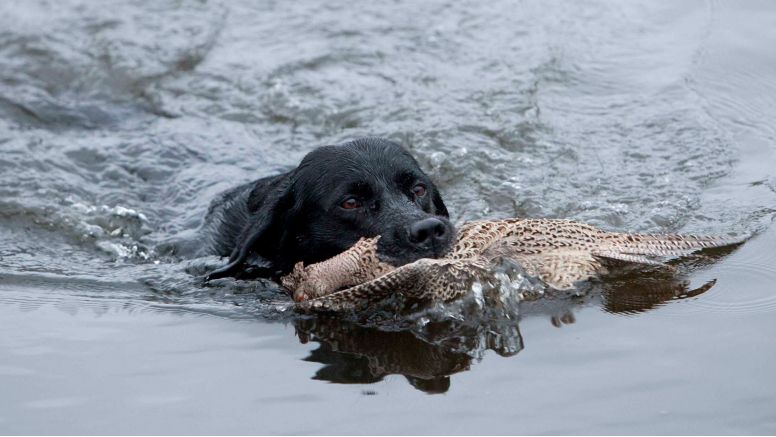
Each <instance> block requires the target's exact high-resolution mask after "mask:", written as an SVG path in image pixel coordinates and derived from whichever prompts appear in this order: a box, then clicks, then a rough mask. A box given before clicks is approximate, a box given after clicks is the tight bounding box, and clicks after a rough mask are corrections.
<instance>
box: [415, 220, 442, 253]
mask: <svg viewBox="0 0 776 437" xmlns="http://www.w3.org/2000/svg"><path fill="white" fill-rule="evenodd" d="M446 234H447V226H445V224H444V222H442V220H439V219H438V218H434V217H431V218H427V219H423V220H420V221H417V222H415V223H413V224H411V225H410V241H411V242H413V243H415V244H416V245H418V246H428V245H432V244H435V243H436V244H439V243H443V242H445V240H446V238H447V235H446Z"/></svg>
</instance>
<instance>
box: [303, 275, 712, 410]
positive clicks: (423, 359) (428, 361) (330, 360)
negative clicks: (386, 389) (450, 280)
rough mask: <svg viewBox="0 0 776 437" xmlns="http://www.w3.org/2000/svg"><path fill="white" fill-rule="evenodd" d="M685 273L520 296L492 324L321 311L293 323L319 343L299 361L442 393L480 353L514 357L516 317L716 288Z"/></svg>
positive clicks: (558, 315) (553, 316)
mask: <svg viewBox="0 0 776 437" xmlns="http://www.w3.org/2000/svg"><path fill="white" fill-rule="evenodd" d="M696 267H697V264H696ZM683 276H684V275H682V274H678V272H677V271H674V270H666V269H663V270H656V271H650V272H644V271H638V272H624V273H620V274H619V275H616V276H610V277H608V278H607V280H606V281H605V282H600V283H591V284H588V285H587V286H586V289H584V290H582V292H581V293H580V292H576V293H548V294H547V295H545V296H543V297H542V298H541V299H538V300H535V301H528V300H526V301H522V302H520V303H519V306H517V307H515V308H513V312H514V314H512V315H510V316H509V317H507V318H503V317H502V318H501V320H499V321H497V322H493V321H492V320H490V319H487V318H486V317H481V322H479V323H478V322H474V323H472V320H471V318H469V317H466V319H467V320H462V319H450V320H436V321H426V322H425V323H422V324H420V325H418V324H416V325H414V326H412V327H410V328H408V329H403V330H396V329H395V327H392V330H385V329H384V328H383V329H381V328H380V327H375V326H374V324H373V323H372V324H371V325H372V326H363V324H361V323H356V322H353V321H344V320H342V319H339V318H336V317H334V316H324V315H319V316H317V317H314V318H306V319H299V320H297V321H296V329H297V335H298V337H299V339H300V341H301V342H303V343H307V342H309V341H315V342H318V343H320V347H319V348H318V349H316V350H314V351H312V352H311V353H310V355H309V356H308V357H306V358H305V360H307V361H312V362H318V363H322V364H324V366H323V367H322V368H321V369H319V370H318V371H317V372H316V374H315V376H314V377H313V378H314V379H319V380H325V381H329V382H335V383H341V384H371V383H375V382H378V381H381V380H382V379H383V378H384V377H385V376H387V375H403V376H404V377H405V378H406V379H407V381H409V383H410V384H411V385H412V386H413V387H415V388H417V389H418V390H422V391H424V392H426V393H432V394H433V393H444V392H446V391H447V390H448V389H449V388H450V384H451V378H450V375H453V374H455V373H458V372H462V371H466V370H468V369H470V368H471V366H472V361H473V360H477V359H478V358H480V357H482V355H483V354H484V353H485V352H486V351H488V350H492V351H495V352H496V353H498V354H499V355H501V356H506V357H508V356H514V355H517V354H518V352H520V351H521V350H522V349H523V346H524V345H523V338H522V336H521V334H520V331H519V329H518V323H519V320H520V319H522V318H525V317H532V316H534V317H535V316H537V315H538V316H545V317H546V316H549V318H550V321H551V323H552V324H553V325H554V326H556V327H560V326H562V325H567V324H571V323H574V321H575V316H574V311H575V310H576V309H578V308H580V307H582V306H589V305H601V306H602V307H603V308H604V309H605V310H606V311H607V312H611V313H618V314H636V313H640V312H644V311H648V310H650V309H653V308H656V307H659V306H660V305H662V304H664V303H666V302H668V301H670V300H675V299H683V298H687V297H694V296H698V295H700V294H702V293H704V292H706V291H707V290H709V289H710V288H711V287H712V286H713V285H714V281H711V282H709V283H706V284H704V285H703V286H701V287H698V288H695V289H691V288H690V287H689V281H687V280H686V279H684V278H683ZM368 325H369V323H368Z"/></svg>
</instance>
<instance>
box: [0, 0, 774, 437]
mask: <svg viewBox="0 0 776 437" xmlns="http://www.w3.org/2000/svg"><path fill="white" fill-rule="evenodd" d="M775 20H776V7H774V6H773V5H772V4H771V3H769V2H764V1H760V2H757V1H750V2H745V3H739V2H737V3H735V4H732V3H727V2H707V3H705V2H682V3H676V2H664V3H663V4H659V3H655V2H628V3H623V4H619V3H618V4H611V3H609V2H594V1H585V2H573V3H569V2H533V1H526V2H521V3H514V2H507V1H504V2H501V1H492V2H452V1H430V2H423V3H418V2H406V3H405V2H390V3H383V4H380V5H377V4H375V5H369V6H356V5H353V4H352V3H351V2H337V1H333V2H332V1H330V2H325V3H318V2H269V1H267V2H252V1H230V2H200V3H181V2H176V1H169V2H154V3H153V4H151V3H148V2H141V1H134V2H133V1H130V2H115V3H94V2H87V1H78V0H68V1H60V2H49V1H43V0H41V1H5V2H3V3H2V4H0V151H2V154H0V332H2V335H1V336H0V387H2V390H1V391H0V431H1V432H2V433H331V434H334V433H346V434H348V433H400V434H401V433H573V434H589V433H597V434H601V433H603V434H610V433H658V434H662V433H713V434H718V433H721V434H727V433H755V434H759V433H774V432H776V416H774V414H773V411H776V396H775V395H774V394H773V393H774V389H776V380H775V379H774V377H773V374H772V370H771V367H772V365H771V364H772V363H773V362H774V359H776V348H775V347H774V340H773V336H772V335H771V334H772V332H773V330H774V328H776V322H774V313H775V312H776V294H774V293H773V288H772V283H773V281H774V279H776V257H775V256H774V253H773V250H772V248H773V247H774V244H776V229H775V228H774V227H773V226H771V223H772V221H773V217H774V212H776V174H775V173H774V170H773V169H774V168H775V167H776V146H774V143H775V142H776V129H775V128H774V126H773V122H772V120H774V119H776V79H774V78H776V52H774V51H773V49H772V48H773V47H774V46H776V27H774V26H773V23H774V21H775ZM364 135H379V136H385V137H388V138H391V139H394V140H396V141H399V142H401V143H403V144H404V145H405V146H406V147H407V148H409V149H410V150H411V152H412V153H413V154H414V155H415V156H416V157H417V158H418V160H419V161H420V162H421V165H422V166H423V167H424V168H425V169H426V170H428V172H429V173H430V174H431V175H432V177H433V178H434V179H435V180H436V181H438V183H439V184H438V185H439V186H440V188H441V189H442V191H443V193H444V196H445V199H446V202H447V205H448V207H449V209H450V210H451V212H452V214H453V219H454V220H455V221H456V222H461V221H464V220H469V219H476V218H499V217H509V216H529V217H563V218H572V219H578V220H583V221H586V222H588V223H591V224H594V225H598V226H601V227H604V228H607V229H615V230H631V231H649V232H698V233H708V234H721V235H747V234H753V235H754V237H753V238H752V239H751V240H750V241H748V242H747V243H746V244H745V245H743V246H742V247H740V248H739V249H737V250H734V251H732V253H722V254H720V256H719V257H717V259H716V260H704V259H698V260H694V261H691V262H690V263H686V264H684V265H682V266H680V267H679V272H678V273H677V274H676V275H671V274H666V273H665V272H652V273H649V272H648V273H646V274H630V273H628V274H623V275H620V276H617V277H613V278H610V279H609V280H608V281H607V282H604V283H601V284H594V285H593V286H591V288H590V289H589V290H587V292H586V293H583V294H582V295H580V296H574V295H565V296H554V297H548V298H546V299H542V300H539V301H536V302H523V303H521V304H520V305H519V308H518V311H516V312H511V313H510V314H512V315H516V316H517V317H516V318H513V319H511V320H501V321H499V320H488V319H487V318H485V320H479V321H478V322H477V323H472V321H471V320H464V321H460V322H455V323H451V324H439V323H435V322H434V321H433V320H431V319H424V318H423V317H420V316H418V317H417V318H416V319H414V320H413V321H412V323H414V324H415V325H414V326H415V327H414V328H413V329H411V330H407V329H398V328H399V327H400V326H399V325H398V321H397V325H394V327H395V328H397V329H386V328H385V327H384V326H383V327H379V326H378V327H375V326H373V325H374V324H372V325H370V324H369V323H366V325H367V326H366V327H364V326H360V325H353V324H351V323H347V322H342V321H337V320H331V319H325V318H319V319H300V318H296V317H294V316H293V315H291V314H288V312H287V311H283V308H284V307H283V306H282V305H278V304H277V302H278V301H281V300H282V298H283V296H281V295H279V294H278V293H277V292H276V290H275V289H274V288H273V287H271V286H270V285H268V284H266V283H249V282H242V283H240V282H234V281H221V282H219V283H217V284H212V285H208V286H203V285H202V284H201V282H200V280H199V279H198V277H197V274H199V273H201V272H204V271H206V270H207V269H208V268H211V267H213V266H216V265H218V264H219V262H220V261H219V260H218V259H217V258H215V257H205V258H197V257H194V256H193V255H192V254H193V251H192V249H191V248H192V247H194V246H196V244H197V241H198V240H197V236H196V229H197V227H198V226H199V224H200V221H201V219H202V217H203V215H204V212H205V210H206V208H207V205H208V202H209V201H210V199H212V198H213V197H214V196H215V195H216V194H217V193H219V192H220V191H222V190H225V189H227V188H229V187H232V186H235V185H237V184H239V183H241V182H243V181H247V180H251V179H255V178H258V177H261V176H266V175H270V174H273V173H276V172H279V171H283V170H286V169H288V168H291V167H293V166H294V165H296V163H297V162H298V161H299V160H300V159H301V157H302V156H303V155H304V154H305V153H306V152H308V151H310V150H311V149H313V148H314V147H316V146H320V145H324V144H332V143H338V142H342V141H345V140H348V139H352V138H355V137H359V136H364ZM714 280H716V282H713V281H714ZM711 285H713V286H711ZM704 286H706V287H704ZM708 286H711V288H710V289H707V288H708ZM699 287H701V288H700V290H697V289H698V288H699ZM691 290H696V291H694V292H693V291H691ZM480 322H482V323H480Z"/></svg>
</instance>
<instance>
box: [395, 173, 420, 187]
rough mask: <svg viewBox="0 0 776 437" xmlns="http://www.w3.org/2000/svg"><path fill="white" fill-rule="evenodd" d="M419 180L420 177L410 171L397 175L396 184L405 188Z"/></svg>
mask: <svg viewBox="0 0 776 437" xmlns="http://www.w3.org/2000/svg"><path fill="white" fill-rule="evenodd" d="M418 179H419V177H418V175H416V174H415V173H413V172H410V171H402V172H399V173H397V174H396V177H395V178H394V182H396V183H397V184H399V185H401V186H402V187H404V186H408V185H409V184H411V183H413V182H415V181H416V180H418Z"/></svg>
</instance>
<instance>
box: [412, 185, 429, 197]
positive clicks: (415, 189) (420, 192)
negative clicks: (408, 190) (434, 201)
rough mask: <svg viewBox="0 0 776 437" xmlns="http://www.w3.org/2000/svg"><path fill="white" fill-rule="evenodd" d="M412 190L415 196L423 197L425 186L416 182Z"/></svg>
mask: <svg viewBox="0 0 776 437" xmlns="http://www.w3.org/2000/svg"><path fill="white" fill-rule="evenodd" d="M412 192H413V193H415V196H417V197H423V196H425V195H426V186H425V185H423V184H418V185H415V186H414V187H412Z"/></svg>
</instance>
